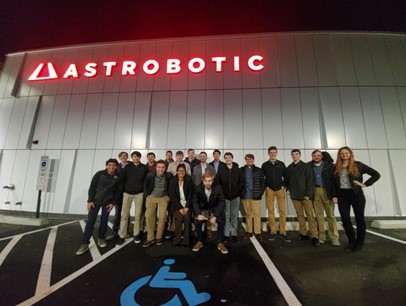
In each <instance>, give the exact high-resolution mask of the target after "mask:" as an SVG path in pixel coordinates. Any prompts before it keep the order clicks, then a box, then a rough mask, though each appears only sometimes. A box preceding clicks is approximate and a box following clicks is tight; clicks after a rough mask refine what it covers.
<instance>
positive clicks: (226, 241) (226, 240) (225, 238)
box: [223, 236, 231, 244]
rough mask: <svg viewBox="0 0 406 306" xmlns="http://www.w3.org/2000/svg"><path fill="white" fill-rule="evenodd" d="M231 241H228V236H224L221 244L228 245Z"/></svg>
mask: <svg viewBox="0 0 406 306" xmlns="http://www.w3.org/2000/svg"><path fill="white" fill-rule="evenodd" d="M230 241H231V240H230V237H229V236H224V241H223V243H226V244H227V243H229V242H230Z"/></svg>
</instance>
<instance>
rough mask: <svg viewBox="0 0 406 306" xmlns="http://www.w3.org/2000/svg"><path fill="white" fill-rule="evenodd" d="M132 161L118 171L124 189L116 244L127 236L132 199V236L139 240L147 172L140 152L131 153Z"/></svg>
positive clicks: (121, 242)
mask: <svg viewBox="0 0 406 306" xmlns="http://www.w3.org/2000/svg"><path fill="white" fill-rule="evenodd" d="M131 159H132V161H133V162H132V163H129V164H128V165H127V166H126V167H125V168H124V169H123V170H122V171H121V172H120V183H121V186H122V188H123V191H124V195H123V208H122V212H121V221H120V230H119V232H118V234H119V236H120V238H119V239H118V240H117V244H118V245H121V244H123V242H124V240H125V239H126V238H127V226H128V220H129V216H130V209H131V204H132V203H133V201H134V211H135V216H134V229H133V236H134V242H135V243H140V242H141V235H140V232H141V214H142V203H143V200H144V196H143V189H144V180H145V177H146V176H147V173H148V167H147V166H146V165H144V164H143V163H141V162H140V159H141V153H140V152H138V151H134V152H132V153H131Z"/></svg>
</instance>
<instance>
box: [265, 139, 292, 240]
mask: <svg viewBox="0 0 406 306" xmlns="http://www.w3.org/2000/svg"><path fill="white" fill-rule="evenodd" d="M277 153H278V149H277V148H276V147H275V146H271V147H269V148H268V155H269V160H268V161H266V162H264V163H263V164H262V167H261V169H262V171H263V172H264V174H265V179H266V208H267V209H268V222H269V227H270V232H269V240H271V241H273V240H275V238H276V237H277V235H276V225H275V223H276V222H275V196H276V199H277V200H278V209H279V238H281V239H282V240H283V241H285V242H290V241H291V240H290V238H289V237H288V235H286V201H285V177H286V166H285V164H284V162H282V161H280V160H277V159H276V155H277Z"/></svg>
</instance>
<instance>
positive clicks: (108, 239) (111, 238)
mask: <svg viewBox="0 0 406 306" xmlns="http://www.w3.org/2000/svg"><path fill="white" fill-rule="evenodd" d="M116 237H117V234H116V233H113V234H110V235H107V237H106V241H111V240H113V239H114V238H116Z"/></svg>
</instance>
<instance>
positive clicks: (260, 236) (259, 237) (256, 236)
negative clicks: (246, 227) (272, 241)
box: [255, 234, 263, 242]
mask: <svg viewBox="0 0 406 306" xmlns="http://www.w3.org/2000/svg"><path fill="white" fill-rule="evenodd" d="M255 238H257V240H258V241H259V242H261V241H263V239H262V235H261V234H255Z"/></svg>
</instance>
